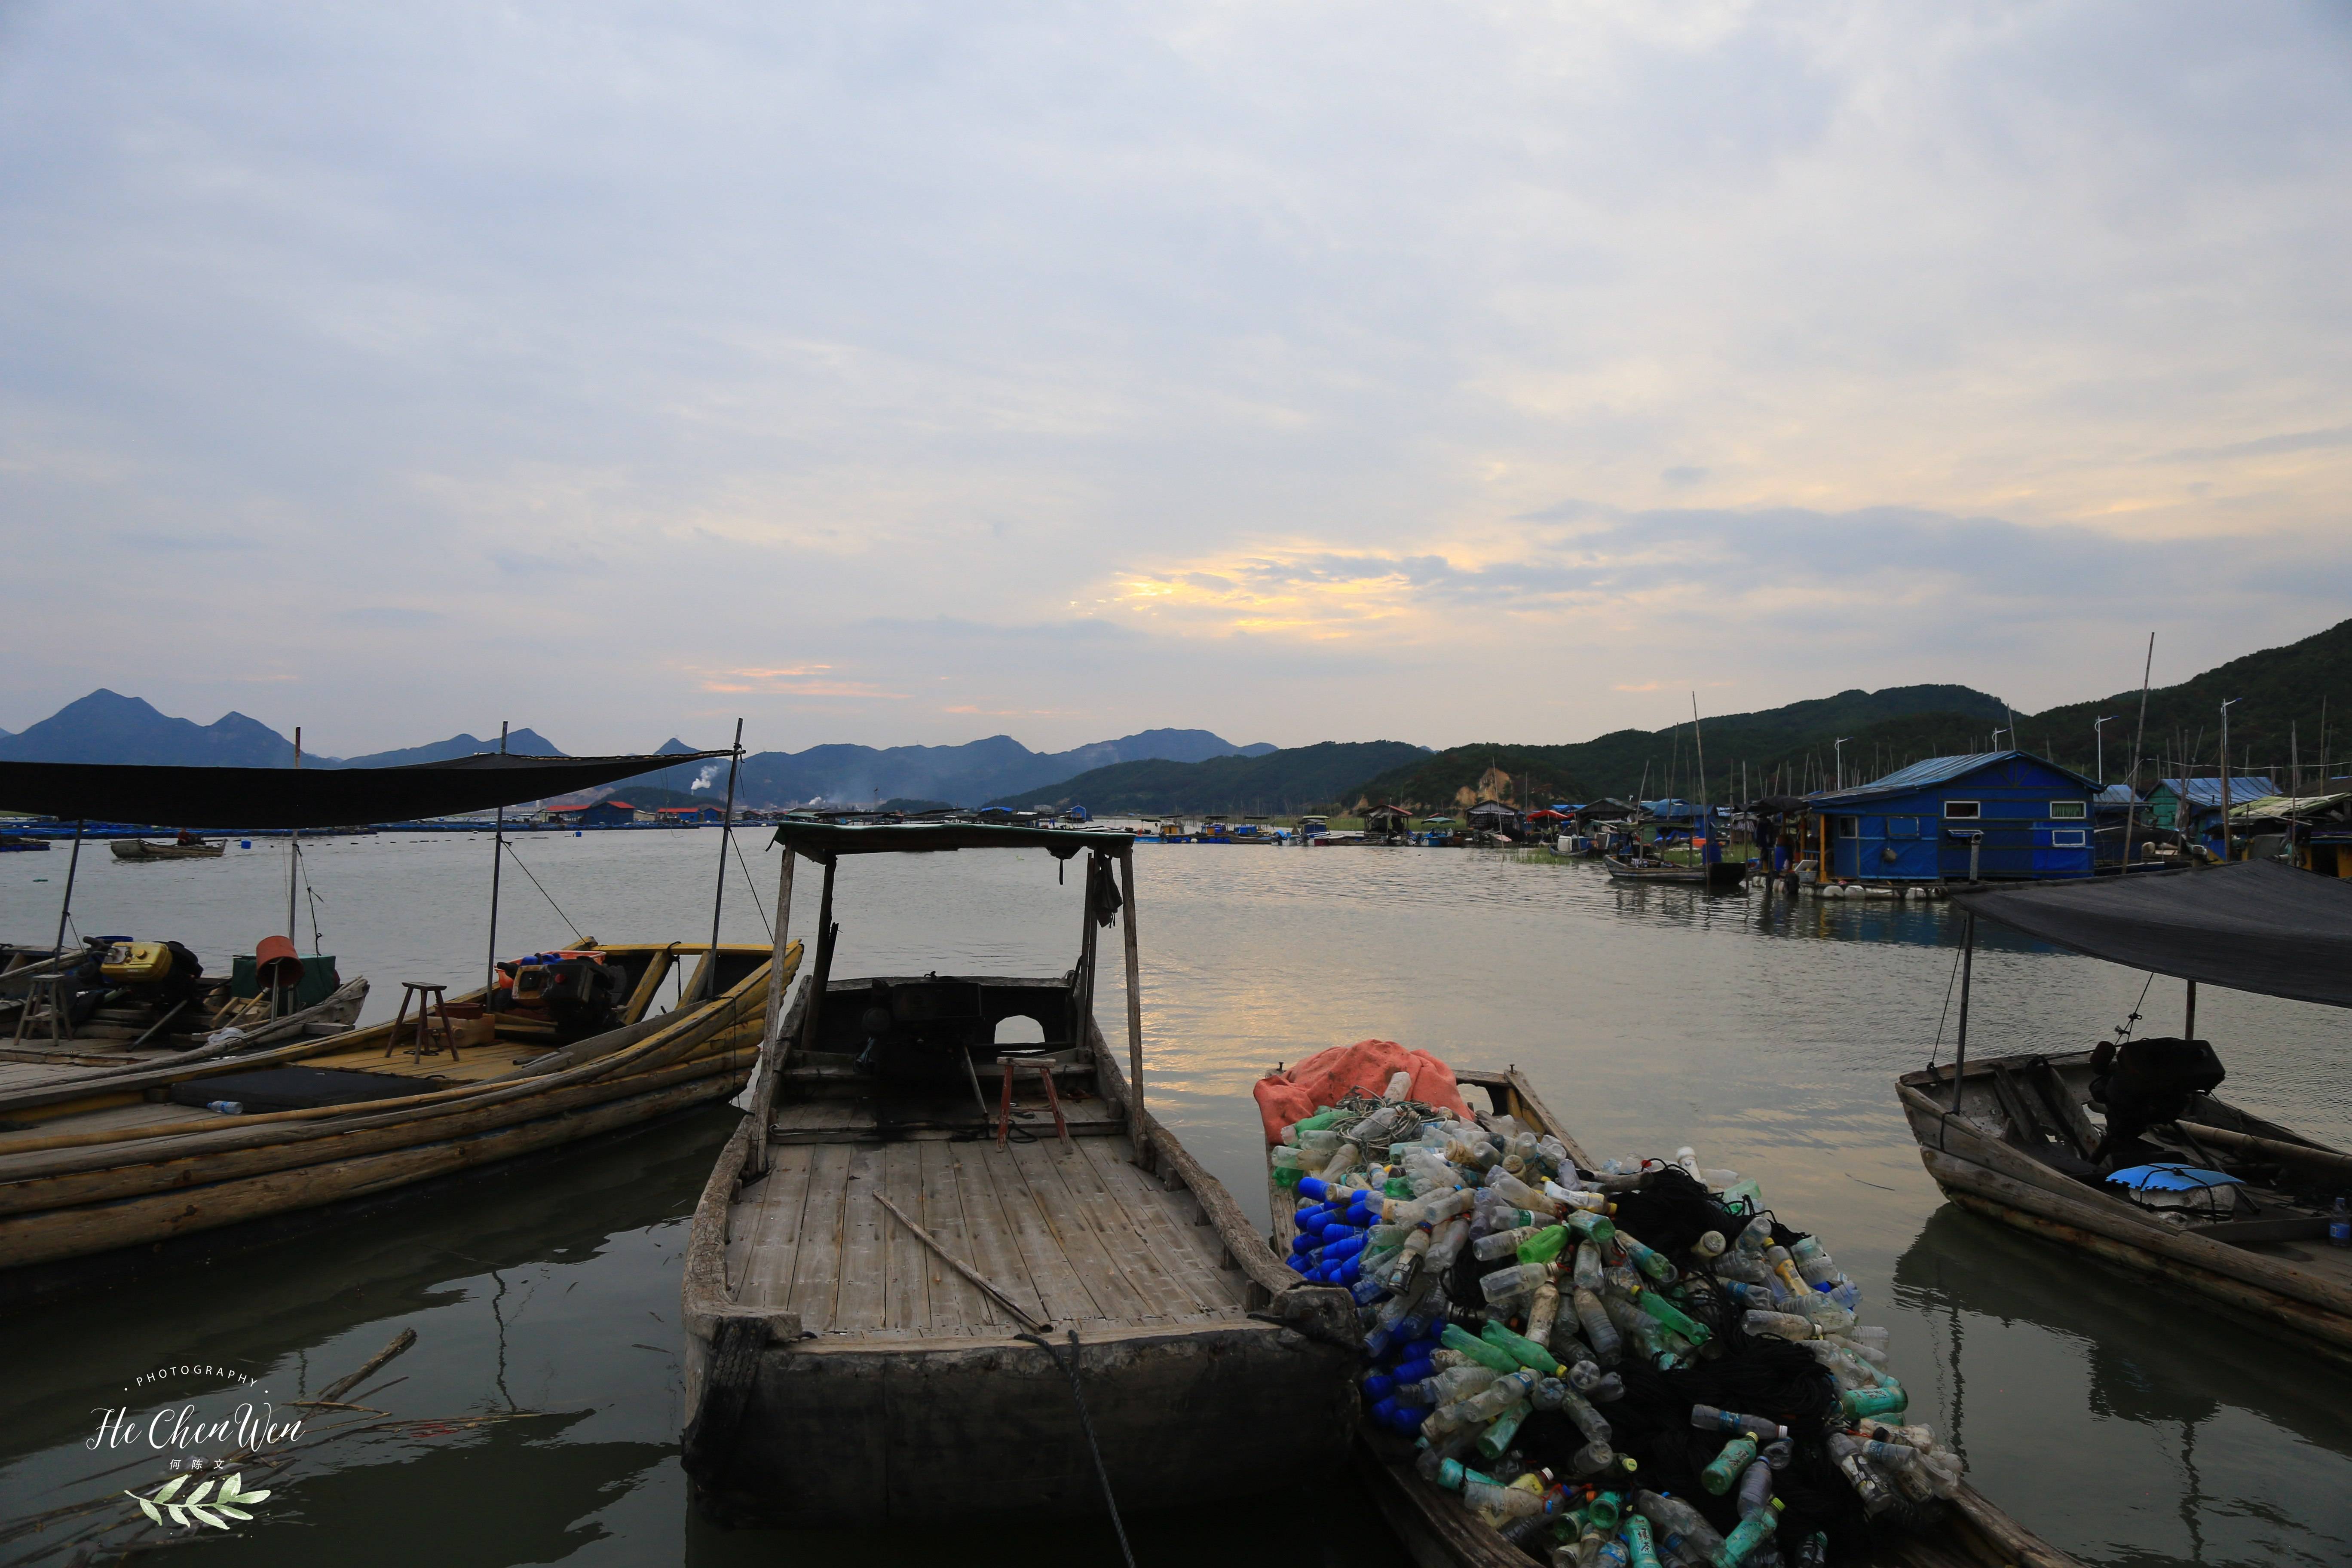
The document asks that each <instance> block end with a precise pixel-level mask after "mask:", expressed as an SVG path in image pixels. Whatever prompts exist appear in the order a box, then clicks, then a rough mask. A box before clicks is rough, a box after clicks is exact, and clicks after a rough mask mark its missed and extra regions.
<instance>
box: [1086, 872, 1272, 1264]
mask: <svg viewBox="0 0 2352 1568" xmlns="http://www.w3.org/2000/svg"><path fill="white" fill-rule="evenodd" d="M1118 880H1119V891H1120V893H1121V894H1122V895H1124V897H1123V899H1122V900H1121V905H1120V909H1119V922H1118V923H1119V929H1120V931H1121V932H1122V933H1123V934H1124V938H1125V941H1126V945H1127V1060H1128V1081H1129V1089H1128V1101H1127V1121H1128V1125H1129V1127H1130V1128H1132V1129H1133V1130H1134V1131H1133V1133H1132V1137H1133V1139H1134V1142H1135V1163H1137V1164H1139V1165H1140V1166H1142V1167H1143V1168H1144V1169H1145V1170H1147V1171H1148V1170H1150V1169H1151V1162H1152V1160H1153V1158H1154V1155H1153V1152H1152V1148H1151V1142H1150V1137H1151V1135H1150V1131H1148V1129H1149V1127H1150V1119H1149V1118H1148V1117H1147V1116H1146V1115H1145V1114H1144V1110H1143V964H1142V961H1141V959H1140V958H1139V956H1138V955H1137V952H1136V934H1135V854H1134V851H1133V850H1132V848H1130V849H1129V852H1128V853H1127V854H1125V855H1122V856H1120V857H1119V858H1118ZM1195 1191H1196V1192H1197V1191H1198V1189H1195ZM1226 1201H1227V1202H1228V1203H1230V1202H1232V1200H1231V1199H1230V1198H1228V1199H1227V1200H1226ZM1246 1228H1247V1227H1246V1226H1244V1229H1246Z"/></svg>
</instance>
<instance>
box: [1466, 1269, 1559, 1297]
mask: <svg viewBox="0 0 2352 1568" xmlns="http://www.w3.org/2000/svg"><path fill="white" fill-rule="evenodd" d="M1550 1278H1551V1270H1549V1269H1548V1268H1545V1267H1544V1266H1543V1265H1542V1264H1540V1263H1515V1264H1513V1265H1512V1266H1511V1267H1510V1268H1497V1269H1496V1270H1495V1272H1493V1273H1492V1274H1488V1275H1485V1276H1483V1277H1481V1278H1480V1279H1479V1281H1478V1293H1479V1294H1480V1295H1482V1296H1484V1297H1485V1298H1486V1300H1488V1301H1490V1302H1502V1301H1516V1300H1519V1299H1520V1298H1522V1297H1525V1296H1529V1295H1532V1294H1534V1292H1535V1289H1536V1287H1537V1286H1538V1285H1541V1284H1542V1283H1543V1282H1544V1281H1545V1280H1547V1279H1550Z"/></svg>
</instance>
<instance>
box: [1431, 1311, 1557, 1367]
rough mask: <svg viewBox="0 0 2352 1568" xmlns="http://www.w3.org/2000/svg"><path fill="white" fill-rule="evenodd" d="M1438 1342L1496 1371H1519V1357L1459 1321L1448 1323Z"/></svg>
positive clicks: (1488, 1325)
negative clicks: (1498, 1348) (1492, 1343)
mask: <svg viewBox="0 0 2352 1568" xmlns="http://www.w3.org/2000/svg"><path fill="white" fill-rule="evenodd" d="M1486 1326H1487V1327H1488V1328H1490V1329H1491V1328H1495V1327H1496V1326H1497V1325H1496V1324H1494V1323H1489V1324H1487V1325H1486ZM1504 1332H1505V1333H1509V1332H1510V1331H1509V1330H1508V1329H1505V1330H1504ZM1515 1337H1516V1336H1515ZM1437 1342H1438V1343H1440V1344H1442V1345H1444V1347H1445V1348H1446V1349H1447V1350H1450V1351H1460V1352H1462V1353H1463V1354H1464V1355H1466V1356H1468V1357H1469V1358H1470V1359H1471V1360H1472V1361H1475V1362H1476V1363H1478V1364H1479V1365H1480V1366H1491V1367H1493V1368H1494V1369H1495V1370H1496V1372H1517V1371H1518V1370H1519V1365H1520V1363H1519V1362H1518V1361H1517V1358H1515V1357H1513V1356H1511V1355H1509V1354H1507V1353H1506V1352H1503V1351H1500V1350H1497V1349H1496V1347H1495V1346H1493V1345H1490V1344H1488V1343H1487V1342H1486V1341H1484V1340H1482V1339H1480V1338H1478V1337H1477V1336H1476V1335H1475V1334H1473V1333H1472V1332H1471V1331H1469V1330H1467V1329H1465V1328H1464V1327H1463V1326H1462V1325H1461V1324H1459V1323H1448V1324H1446V1325H1445V1331H1444V1333H1441V1334H1439V1335H1438V1336H1437ZM1544 1370H1545V1371H1547V1372H1549V1371H1550V1370H1551V1369H1550V1368H1549V1367H1546V1368H1545V1369H1544Z"/></svg>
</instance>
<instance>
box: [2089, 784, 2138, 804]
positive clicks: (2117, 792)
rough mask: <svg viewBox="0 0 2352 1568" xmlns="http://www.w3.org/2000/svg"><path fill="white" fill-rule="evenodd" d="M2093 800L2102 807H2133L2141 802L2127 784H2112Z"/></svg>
mask: <svg viewBox="0 0 2352 1568" xmlns="http://www.w3.org/2000/svg"><path fill="white" fill-rule="evenodd" d="M2091 798H2092V799H2093V800H2095V801H2096V802H2098V804H2099V805H2134V804H2136V803H2137V801H2138V800H2139V796H2137V795H2134V794H2132V786H2131V785H2129V784H2109V785H2108V786H2107V787H2106V788H2105V789H2103V790H2101V791H2100V792H2099V793H2098V794H2097V795H2093V796H2092V797H2091Z"/></svg>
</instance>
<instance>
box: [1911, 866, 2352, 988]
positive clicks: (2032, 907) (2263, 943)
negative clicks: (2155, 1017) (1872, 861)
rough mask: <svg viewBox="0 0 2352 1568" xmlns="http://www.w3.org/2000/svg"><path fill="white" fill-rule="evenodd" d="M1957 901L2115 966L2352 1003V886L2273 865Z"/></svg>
mask: <svg viewBox="0 0 2352 1568" xmlns="http://www.w3.org/2000/svg"><path fill="white" fill-rule="evenodd" d="M1952 902H1954V903H1956V904H1958V905H1959V906H1960V908H1961V909H1963V910H1967V911H1968V912H1969V914H1972V915H1981V916H1983V917H1984V918H1985V919H1987V920H1989V921H1999V922H2000V924H2002V925H2005V926H2008V927H2010V928H2011V930H2014V931H2023V932H2024V933H2025V934H2026V935H2028V936H2035V937H2040V938H2041V939H2042V940H2043V941H2044V942H2056V943H2057V944H2058V945H2059V946H2061V947H2067V948H2072V949H2074V951H2075V952H2083V953H2088V954H2089V955H2090V956H2092V957H2093V958H2104V959H2105V960H2106V961H2107V962H2108V963H2121V964H2126V965H2128V966H2129V967H2131V968H2133V969H2144V970H2147V971H2149V972H2150V973H2156V974H2169V975H2172V976H2174V977H2176V978H2178V979H2181V980H2195V981H2199V982H2201V983H2203V984H2210V985H2224V986H2228V987H2230V988H2231V989H2232V990H2236V991H2252V992H2255V993H2258V994H2262V995H2264V996H2284V997H2287V998H2290V999H2291V1000H2294V1001H2297V1002H2318V1003H2323V1004H2325V1005H2328V1006H2332V1007H2352V882H2347V881H2341V880H2338V879H2336V878H2333V877H2320V876H2315V875H2314V874H2312V873H2311V872H2309V871H2297V870H2294V869H2292V868H2288V867H2285V866H2282V865H2280V864H2279V863H2277V862H2276V861H2273V860H2244V861H2240V862H2239V863H2237V864H2235V865H2231V866H2216V867H2212V868H2209V869H2204V870H2193V871H2168V872H2163V873H2159V874H2156V875H2141V876H2131V877H2115V878H2105V877H2103V878H2100V879H2096V880H2095V881H2073V882H2043V883H2035V884H2029V885H2026V886H2023V887H2012V888H1994V889H1979V890H1976V891H1972V892H1963V893H1955V894H1954V895H1953V896H1952Z"/></svg>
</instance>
